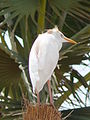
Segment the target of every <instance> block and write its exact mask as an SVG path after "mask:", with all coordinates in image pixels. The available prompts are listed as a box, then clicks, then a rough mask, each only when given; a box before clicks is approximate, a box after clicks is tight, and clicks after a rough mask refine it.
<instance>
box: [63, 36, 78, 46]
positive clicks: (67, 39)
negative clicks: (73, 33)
mask: <svg viewBox="0 0 90 120" xmlns="http://www.w3.org/2000/svg"><path fill="white" fill-rule="evenodd" d="M64 39H65V40H66V41H67V42H70V43H73V44H76V43H77V42H76V41H74V40H71V39H70V38H67V37H65V38H64Z"/></svg>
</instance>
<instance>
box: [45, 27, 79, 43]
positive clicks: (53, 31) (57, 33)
mask: <svg viewBox="0 0 90 120" xmlns="http://www.w3.org/2000/svg"><path fill="white" fill-rule="evenodd" d="M47 32H48V33H50V34H53V35H55V36H56V37H58V38H59V39H60V40H61V42H62V43H63V42H70V43H72V44H76V43H77V42H76V41H74V40H72V39H70V38H67V37H66V36H64V34H63V33H62V32H60V31H59V29H58V27H57V26H55V28H53V29H49V30H48V31H47Z"/></svg>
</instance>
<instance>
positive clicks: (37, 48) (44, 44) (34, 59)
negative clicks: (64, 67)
mask: <svg viewBox="0 0 90 120" xmlns="http://www.w3.org/2000/svg"><path fill="white" fill-rule="evenodd" d="M63 42H71V43H73V44H75V43H76V42H75V41H73V40H71V39H69V38H67V37H65V36H64V35H63V33H61V32H60V31H59V30H58V28H56V27H55V28H53V29H48V30H47V32H45V33H42V34H39V35H38V37H37V38H36V40H35V42H34V44H33V46H32V48H31V51H30V55H29V73H30V78H31V83H32V87H33V92H34V93H36V94H37V102H38V103H40V98H39V92H40V91H41V90H42V88H43V86H44V85H45V83H46V82H47V84H48V90H49V95H50V103H51V104H53V98H52V93H51V85H50V78H51V75H52V74H53V71H54V69H55V68H56V65H57V62H58V59H59V51H60V49H61V48H62V43H63Z"/></svg>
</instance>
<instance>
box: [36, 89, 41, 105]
mask: <svg viewBox="0 0 90 120" xmlns="http://www.w3.org/2000/svg"><path fill="white" fill-rule="evenodd" d="M36 94H37V103H38V104H39V105H40V97H39V92H38V91H37V90H36Z"/></svg>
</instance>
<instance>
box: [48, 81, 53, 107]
mask: <svg viewBox="0 0 90 120" xmlns="http://www.w3.org/2000/svg"><path fill="white" fill-rule="evenodd" d="M47 84H48V90H49V96H50V104H52V105H53V97H52V92H51V83H50V80H48V81H47Z"/></svg>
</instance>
